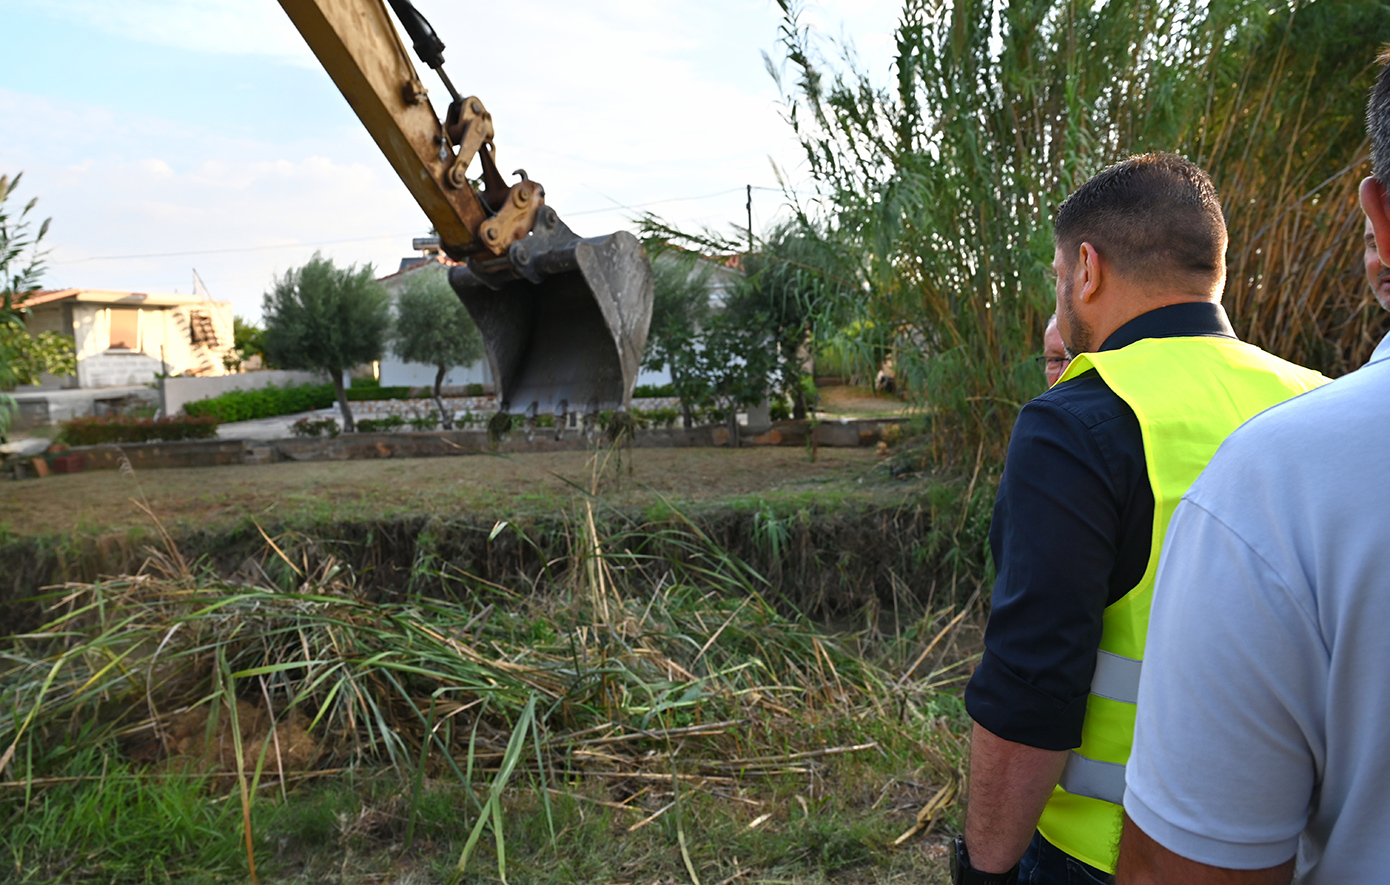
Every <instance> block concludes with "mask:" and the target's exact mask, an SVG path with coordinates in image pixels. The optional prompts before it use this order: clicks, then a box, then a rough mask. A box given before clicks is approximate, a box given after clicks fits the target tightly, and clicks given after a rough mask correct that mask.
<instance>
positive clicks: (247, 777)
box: [0, 508, 978, 885]
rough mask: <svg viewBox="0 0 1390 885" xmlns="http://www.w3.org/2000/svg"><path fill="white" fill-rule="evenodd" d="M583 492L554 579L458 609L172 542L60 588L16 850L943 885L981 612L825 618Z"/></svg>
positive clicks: (153, 872)
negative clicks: (830, 622) (256, 568)
mask: <svg viewBox="0 0 1390 885" xmlns="http://www.w3.org/2000/svg"><path fill="white" fill-rule="evenodd" d="M580 514H581V515H580V517H579V518H578V520H577V522H576V525H575V532H574V535H573V537H574V543H573V545H572V547H571V549H570V551H569V555H568V556H567V557H565V558H563V559H562V560H559V561H554V562H552V563H551V564H550V566H549V567H548V568H547V570H546V572H545V574H544V577H543V579H542V580H540V581H539V583H538V584H537V585H535V586H530V587H505V586H497V585H486V584H481V583H475V584H472V585H468V584H466V582H462V581H461V583H460V586H459V587H458V588H457V590H458V593H457V594H456V598H455V601H439V600H426V599H420V598H413V599H407V600H404V601H398V602H389V603H381V602H371V601H368V600H367V599H365V598H363V596H362V595H361V594H360V593H358V592H357V590H356V588H355V586H354V584H353V581H352V580H351V577H350V572H348V571H346V570H344V569H342V568H341V566H340V565H339V564H336V563H334V562H333V561H332V560H331V559H329V560H325V561H322V562H320V563H319V564H318V565H317V566H316V567H314V568H313V569H312V571H310V570H308V569H307V568H306V565H305V563H304V562H303V561H301V562H296V561H294V560H293V559H290V558H283V559H282V563H283V565H284V567H285V568H286V569H288V570H289V573H290V574H292V575H293V576H294V578H293V580H292V581H291V586H289V587H269V586H256V585H248V584H230V583H228V582H225V581H222V580H219V579H217V578H216V577H214V576H212V575H209V574H199V573H197V572H195V571H193V570H191V569H190V567H189V566H188V564H187V563H186V562H184V560H183V559H182V557H181V556H180V555H179V552H178V550H177V548H176V547H175V546H174V545H173V544H172V541H170V540H169V539H168V538H167V536H166V538H165V544H164V546H163V547H162V549H160V550H158V551H152V555H151V558H150V560H149V562H148V563H147V565H146V567H145V568H144V569H143V570H142V572H141V574H139V575H136V576H133V577H125V578H118V579H112V580H109V581H106V582H102V583H98V584H88V585H69V586H65V587H62V588H59V589H57V590H56V591H55V592H54V594H53V595H52V596H51V598H50V601H49V605H50V616H51V620H50V621H49V623H48V624H47V625H46V626H45V627H44V628H43V629H42V630H39V631H36V632H34V633H31V634H29V635H25V636H18V637H12V639H11V645H10V647H9V649H8V650H7V651H6V652H5V654H4V662H5V663H4V669H3V672H0V694H3V713H0V753H3V756H0V773H2V774H0V776H3V778H4V783H3V784H0V789H2V790H3V792H0V816H2V817H3V818H4V819H5V820H6V826H7V832H9V833H10V834H11V838H10V840H9V842H10V847H9V849H8V851H9V854H10V856H9V857H8V858H7V859H6V861H5V862H6V865H7V866H8V867H10V868H12V869H14V870H15V871H16V873H17V875H18V877H19V880H20V881H30V882H46V881H90V880H97V879H100V880H101V881H111V882H126V881H131V882H143V881H155V880H158V881H164V880H165V879H166V878H169V879H175V880H180V881H184V880H186V881H215V880H221V879H241V878H245V877H250V878H257V877H259V878H261V879H262V880H263V881H286V882H289V881H318V880H320V879H322V878H328V877H331V878H332V879H333V880H334V881H350V882H367V881H398V882H406V881H410V882H426V881H442V880H444V879H446V878H450V877H453V878H457V877H458V876H460V875H463V874H464V873H465V872H466V874H467V875H468V876H469V878H470V880H473V881H478V880H494V879H495V880H501V881H512V882H521V881H534V882H550V881H562V880H563V881H575V880H578V881H610V882H628V883H634V885H635V883H637V882H643V883H646V882H654V881H659V882H666V881H692V882H696V883H718V882H724V883H733V882H737V881H747V882H758V881H785V882H808V883H810V882H822V881H827V880H829V879H830V878H832V877H833V878H834V879H835V880H836V881H858V882H880V881H888V880H889V879H892V878H896V877H899V876H902V875H909V876H911V877H912V878H914V879H916V880H918V881H934V880H940V877H941V875H942V872H943V865H942V859H943V858H944V851H942V850H941V848H940V841H941V839H940V831H941V829H942V828H941V824H942V823H943V821H948V820H950V816H951V814H952V813H953V812H952V807H953V806H952V800H953V799H954V797H955V793H956V790H957V784H958V783H959V780H960V777H961V766H962V746H963V732H964V725H963V722H964V719H963V713H962V711H961V709H960V704H959V699H958V697H957V695H956V694H955V693H954V691H953V689H954V688H955V687H956V686H957V685H958V684H959V682H960V680H961V679H962V678H964V676H965V675H966V674H967V673H968V672H969V665H970V664H971V662H972V661H973V659H974V652H975V649H976V646H977V644H978V620H977V617H974V615H978V612H977V610H976V609H975V608H974V606H973V605H971V606H967V607H965V608H964V609H959V608H957V607H956V606H943V607H941V608H939V609H933V608H932V607H931V606H927V607H926V608H924V609H918V610H914V611H913V612H911V613H908V612H902V613H901V614H900V617H899V618H898V620H897V621H896V622H895V623H893V624H891V625H887V626H885V625H883V624H879V623H870V625H869V627H868V628H867V629H865V630H863V631H859V632H856V633H850V634H846V633H841V634H839V635H830V634H828V633H826V632H825V631H824V630H822V629H819V628H817V627H816V626H814V625H813V624H811V623H809V622H807V621H806V620H805V619H802V618H800V617H797V616H795V615H794V614H790V615H789V614H784V613H779V611H778V610H776V609H775V608H774V607H773V606H771V605H769V604H768V603H767V602H766V601H765V599H764V597H763V591H764V590H765V589H766V588H767V584H766V582H765V580H764V578H763V577H762V576H760V575H758V574H757V573H755V572H753V571H752V570H751V569H750V568H749V567H748V566H746V565H745V564H743V563H742V562H740V561H738V560H736V559H734V558H732V557H730V556H728V555H727V554H726V553H725V552H724V551H723V550H721V549H720V548H718V547H717V546H716V545H714V544H713V543H711V542H710V540H709V539H708V538H707V537H705V536H704V535H703V534H701V533H700V532H699V530H698V529H695V528H694V527H693V526H690V527H687V528H686V529H684V530H680V529H670V530H668V531H667V532H666V533H665V536H664V537H663V538H662V539H661V541H662V543H663V545H664V549H665V550H667V551H668V553H667V554H666V555H662V556H655V555H646V556H644V555H638V554H633V553H623V552H616V551H614V550H611V549H609V544H608V543H607V539H605V538H603V537H601V536H599V535H598V533H597V532H596V530H595V522H594V520H593V514H592V509H591V508H589V509H587V510H585V509H581V511H580ZM508 530H509V528H508V527H506V526H500V527H499V529H498V531H508ZM280 549H281V545H279V544H276V543H274V541H273V540H272V542H271V544H270V546H269V551H268V555H270V556H272V557H279V556H280V553H279V552H278V551H279V550H280ZM875 620H876V619H875ZM112 803H114V804H115V805H116V806H117V807H121V808H123V809H124V812H123V814H122V815H121V816H118V817H113V816H112V815H111V814H109V813H108V814H104V815H103V814H95V813H92V811H91V810H92V809H95V808H97V807H103V806H105V805H111V804H112ZM84 812H86V813H84ZM200 832H201V833H202V834H203V835H202V836H201V837H198V836H197V834H198V833H200ZM214 833H216V834H217V835H216V836H215V837H214V836H213V835H212V834H214ZM899 837H903V838H902V839H901V844H895V840H896V839H898V838H899ZM152 858H153V859H152ZM330 871H331V873H330Z"/></svg>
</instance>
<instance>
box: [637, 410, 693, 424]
mask: <svg viewBox="0 0 1390 885" xmlns="http://www.w3.org/2000/svg"><path fill="white" fill-rule="evenodd" d="M632 416H633V417H634V418H636V419H637V424H638V426H639V427H674V426H675V424H676V420H677V419H678V418H680V416H681V412H680V409H633V410H632Z"/></svg>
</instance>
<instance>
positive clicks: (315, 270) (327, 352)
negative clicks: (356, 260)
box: [261, 253, 391, 432]
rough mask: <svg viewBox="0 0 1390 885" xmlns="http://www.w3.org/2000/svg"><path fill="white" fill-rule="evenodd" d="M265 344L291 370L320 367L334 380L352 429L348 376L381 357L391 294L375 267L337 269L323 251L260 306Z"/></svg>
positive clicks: (279, 284)
mask: <svg viewBox="0 0 1390 885" xmlns="http://www.w3.org/2000/svg"><path fill="white" fill-rule="evenodd" d="M261 313H262V318H263V320H264V321H265V336H264V339H263V340H264V346H265V352H266V355H267V356H269V357H270V359H271V361H272V362H273V363H274V364H275V365H277V366H282V367H284V368H286V369H318V370H320V371H324V372H327V373H328V374H329V377H331V378H332V379H333V389H334V390H335V391H336V392H337V394H338V407H339V408H340V409H341V410H342V413H343V429H344V430H346V431H349V432H351V431H353V430H355V429H356V425H355V424H354V423H353V420H352V410H351V409H350V408H348V400H347V391H346V390H345V389H344V386H343V373H344V372H346V371H347V370H348V369H351V368H352V367H353V366H360V365H362V364H363V363H369V362H372V361H373V360H379V359H381V353H382V346H383V344H384V342H385V340H386V333H387V329H388V328H389V327H390V322H391V311H390V302H389V299H388V297H387V295H386V290H385V289H383V288H382V287H381V285H380V284H379V283H378V282H377V281H376V279H375V277H374V274H373V270H372V266H371V265H370V264H367V265H363V266H362V267H360V268H359V267H358V266H357V265H355V264H353V265H349V266H348V267H345V268H344V267H335V266H334V264H333V261H332V260H331V259H328V258H324V257H323V256H321V255H319V254H318V253H314V257H313V258H312V259H310V261H309V263H308V264H306V265H304V266H303V267H297V268H293V269H291V270H288V271H286V272H285V274H284V276H281V277H277V278H276V279H275V283H274V286H273V287H272V288H271V290H270V291H269V292H267V293H265V298H264V300H263V301H262V304H261Z"/></svg>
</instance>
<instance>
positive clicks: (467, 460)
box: [0, 447, 904, 535]
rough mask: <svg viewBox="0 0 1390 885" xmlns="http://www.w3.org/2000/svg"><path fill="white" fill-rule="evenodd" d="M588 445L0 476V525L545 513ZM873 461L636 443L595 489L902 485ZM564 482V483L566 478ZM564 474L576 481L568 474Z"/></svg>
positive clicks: (21, 529)
mask: <svg viewBox="0 0 1390 885" xmlns="http://www.w3.org/2000/svg"><path fill="white" fill-rule="evenodd" d="M589 458H590V455H589V454H588V453H587V452H553V453H545V454H528V455H511V456H487V455H479V456H471V457H459V458H416V459H384V460H374V461H349V462H327V461H324V462H312V463H294V462H285V463H279V464H265V465H247V466H232V467H207V468H173V469H167V470H144V471H140V473H139V476H138V489H137V485H136V482H135V481H133V480H132V479H131V477H130V476H128V475H123V474H122V473H120V472H118V471H92V472H88V473H80V474H71V475H64V476H54V477H50V478H48V479H43V480H29V481H24V482H11V481H0V526H6V527H7V528H8V530H9V531H10V532H11V533H13V534H17V535H44V534H57V533H71V532H75V531H97V532H114V531H121V530H124V529H129V528H133V527H137V526H141V525H145V524H147V523H146V518H145V517H144V515H143V514H141V513H140V512H139V511H138V510H137V509H136V508H134V507H132V506H130V500H131V498H132V497H134V496H137V495H138V494H140V493H143V495H144V498H145V500H147V501H148V503H149V506H150V507H151V508H152V509H153V510H154V511H155V512H157V513H159V514H160V516H161V518H162V519H163V520H164V521H165V523H166V524H167V525H168V526H169V527H170V528H171V529H181V528H196V529H203V530H206V529H212V528H217V527H219V526H227V525H233V524H237V523H240V522H243V521H245V520H246V519H247V518H249V517H254V518H256V519H257V520H259V521H262V522H273V523H278V524H291V525H294V524H315V523H319V522H324V521H330V520H331V521H339V520H350V519H357V518H369V519H380V518H385V517H391V516H395V515H401V514H438V515H464V514H468V515H481V516H491V515H497V516H507V517H512V516H515V515H516V514H517V513H525V512H535V511H544V512H550V511H554V510H557V509H560V508H563V507H565V506H567V505H568V504H570V503H571V502H572V501H573V500H574V499H575V498H577V497H578V496H579V495H580V493H579V491H578V489H576V487H575V486H576V485H577V486H579V487H583V486H585V485H587V484H588V481H589V480H588V476H589V471H588V467H587V466H586V465H587V464H588V462H589ZM876 463H878V459H877V457H876V455H875V453H874V451H873V450H872V449H867V448H865V449H826V448H822V449H820V450H819V452H818V453H817V457H816V460H815V461H814V462H812V461H810V460H809V458H808V457H807V453H806V452H805V451H803V450H801V449H796V448H766V447H758V448H744V449H636V450H634V451H633V453H632V458H631V464H632V473H631V475H630V476H629V475H628V473H627V463H626V459H625V463H624V465H623V475H622V477H621V478H620V479H610V481H609V486H610V487H609V488H606V489H604V490H603V491H604V494H605V498H606V499H607V500H609V501H610V502H612V503H615V504H622V505H638V506H641V505H644V504H647V503H654V502H656V501H657V500H658V498H659V497H666V498H669V499H670V500H672V501H673V502H676V503H680V504H689V503H694V502H703V501H711V500H716V499H729V498H738V497H741V496H754V495H756V496H760V497H769V496H772V497H776V496H778V495H782V496H797V495H806V496H810V497H815V498H818V499H825V500H835V499H837V498H854V499H864V500H869V499H873V498H875V497H876V496H882V495H885V494H888V495H901V494H902V493H903V491H904V489H903V487H902V486H901V484H891V485H884V484H882V483H871V482H867V481H865V482H863V483H861V482H859V480H861V479H863V478H864V477H865V475H866V474H867V473H868V472H869V471H870V470H871V469H872V468H873V466H874V465H875V464H876ZM567 481H568V482H567ZM571 483H573V484H574V485H571Z"/></svg>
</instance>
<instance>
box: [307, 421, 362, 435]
mask: <svg viewBox="0 0 1390 885" xmlns="http://www.w3.org/2000/svg"><path fill="white" fill-rule="evenodd" d="M358 426H361V424H360V423H359V425H358ZM341 432H342V430H341V428H339V427H338V422H337V421H335V420H333V419H332V418H318V419H315V418H300V419H299V420H298V421H296V422H294V423H293V424H291V425H290V433H293V434H294V435H295V436H324V435H325V434H326V435H328V436H329V437H334V436H337V435H338V434H339V433H341Z"/></svg>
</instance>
